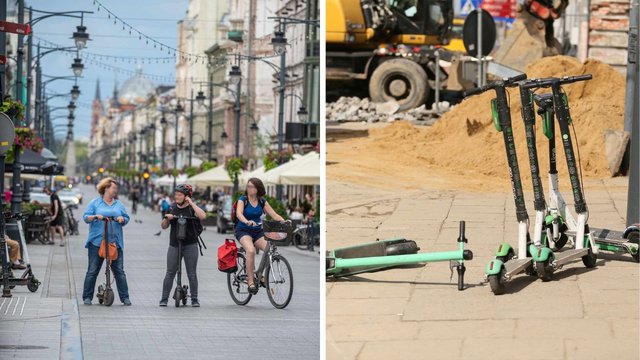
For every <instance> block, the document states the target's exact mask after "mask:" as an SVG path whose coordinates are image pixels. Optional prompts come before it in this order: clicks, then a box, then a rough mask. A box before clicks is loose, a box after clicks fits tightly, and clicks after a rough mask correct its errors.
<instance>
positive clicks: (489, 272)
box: [465, 74, 540, 295]
mask: <svg viewBox="0 0 640 360" xmlns="http://www.w3.org/2000/svg"><path fill="white" fill-rule="evenodd" d="M526 78H527V75H526V74H520V75H518V76H514V77H511V78H507V79H503V80H500V81H496V82H493V83H491V84H487V85H485V86H482V87H480V88H476V89H471V90H469V91H468V92H466V93H465V95H466V96H469V95H474V94H479V93H482V92H485V91H488V90H494V91H495V93H496V97H495V98H494V99H492V100H491V112H492V115H493V124H494V126H495V128H496V130H497V131H498V132H501V133H502V136H503V141H504V146H505V150H506V155H507V164H508V166H509V174H510V177H511V188H512V191H513V199H514V202H515V208H516V219H517V221H518V250H517V252H516V251H515V250H514V249H513V248H512V247H511V245H510V244H509V243H507V242H503V243H502V244H500V245H499V246H498V249H497V250H496V254H495V258H494V259H493V260H491V261H490V262H489V263H488V264H487V267H486V270H485V275H486V278H487V280H488V281H489V286H490V287H491V291H493V293H494V294H496V295H500V294H503V293H504V292H505V291H506V283H507V282H509V281H510V280H511V279H512V278H513V277H514V276H516V275H518V274H521V273H526V274H528V275H535V270H534V267H533V258H532V257H531V254H530V253H529V245H530V244H531V238H530V235H529V215H528V214H527V208H526V206H525V199H524V193H523V190H522V180H521V178H520V167H519V165H518V156H517V153H516V145H515V140H514V135H513V127H512V123H511V111H510V109H509V101H508V98H507V88H508V87H515V86H517V85H518V82H519V81H523V80H525V79H526ZM535 240H536V241H538V243H537V244H535V245H538V246H539V245H540V238H539V237H538V238H535Z"/></svg>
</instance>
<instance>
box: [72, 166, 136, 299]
mask: <svg viewBox="0 0 640 360" xmlns="http://www.w3.org/2000/svg"><path fill="white" fill-rule="evenodd" d="M97 189H98V194H100V196H99V197H97V198H95V199H93V200H92V201H91V202H90V203H89V204H88V205H87V209H86V210H85V212H84V214H83V215H82V219H83V220H84V222H85V223H87V224H90V225H89V236H88V238H87V242H86V244H85V248H87V249H88V252H89V264H88V268H87V274H86V275H85V278H84V291H83V293H82V299H83V300H84V304H85V305H91V300H92V299H93V292H94V290H95V286H96V280H97V278H98V274H99V273H100V269H101V268H102V262H103V261H104V259H103V258H101V257H100V256H99V255H98V250H99V249H100V243H102V237H103V235H104V224H103V223H102V220H103V219H104V218H106V217H113V218H114V219H116V221H114V222H113V223H112V225H113V227H112V226H111V224H110V225H109V226H108V227H107V229H108V230H107V231H108V237H109V241H111V239H112V238H113V237H115V240H116V245H117V247H118V258H117V259H116V260H115V261H113V262H112V263H111V270H113V275H114V277H115V279H116V286H117V287H118V295H119V296H120V301H122V303H123V304H124V305H127V306H129V305H131V301H130V300H129V286H128V285H127V277H126V275H125V273H124V258H123V250H124V238H123V235H122V227H123V226H124V225H127V223H129V214H127V209H126V208H125V206H124V205H123V204H122V203H121V202H120V200H117V199H116V196H117V195H118V183H117V182H116V181H115V180H114V179H113V178H111V177H107V178H104V179H102V180H100V182H99V183H98V185H97ZM112 229H113V230H112ZM112 232H113V233H112Z"/></svg>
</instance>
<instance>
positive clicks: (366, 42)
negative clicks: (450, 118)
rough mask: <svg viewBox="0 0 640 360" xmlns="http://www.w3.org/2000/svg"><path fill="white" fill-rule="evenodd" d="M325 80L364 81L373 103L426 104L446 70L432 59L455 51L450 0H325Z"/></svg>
mask: <svg viewBox="0 0 640 360" xmlns="http://www.w3.org/2000/svg"><path fill="white" fill-rule="evenodd" d="M326 5H327V24H326V39H327V53H326V54H327V80H328V81H331V82H333V81H342V80H365V81H367V82H368V88H369V96H370V97H371V100H372V101H374V102H385V101H389V100H395V101H397V102H398V103H399V105H400V110H408V109H411V108H415V107H418V106H420V105H422V104H424V103H425V102H426V101H427V99H428V98H429V93H430V89H431V88H433V87H434V86H435V82H434V81H435V74H436V71H438V72H439V79H440V81H441V84H442V85H440V87H441V88H446V82H447V73H446V72H444V71H442V69H441V68H440V66H439V64H436V61H435V60H436V57H435V51H436V50H439V56H440V57H441V59H442V60H446V61H451V58H452V57H453V56H454V55H453V54H452V53H451V52H449V51H447V50H446V49H444V48H442V46H445V45H448V44H449V41H450V35H451V29H452V26H453V8H452V6H453V4H452V0H326Z"/></svg>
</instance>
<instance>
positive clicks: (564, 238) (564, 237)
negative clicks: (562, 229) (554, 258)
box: [554, 234, 569, 250]
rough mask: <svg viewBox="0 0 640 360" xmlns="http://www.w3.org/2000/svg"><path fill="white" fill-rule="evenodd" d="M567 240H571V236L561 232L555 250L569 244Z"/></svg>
mask: <svg viewBox="0 0 640 360" xmlns="http://www.w3.org/2000/svg"><path fill="white" fill-rule="evenodd" d="M567 241H569V237H568V236H567V234H560V238H559V239H558V241H556V246H555V248H554V250H560V249H562V248H563V247H564V246H565V245H566V244H567Z"/></svg>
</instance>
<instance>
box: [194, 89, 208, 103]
mask: <svg viewBox="0 0 640 360" xmlns="http://www.w3.org/2000/svg"><path fill="white" fill-rule="evenodd" d="M205 99H206V97H205V96H204V92H202V91H198V95H196V101H197V102H198V105H200V106H203V105H204V100H205Z"/></svg>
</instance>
